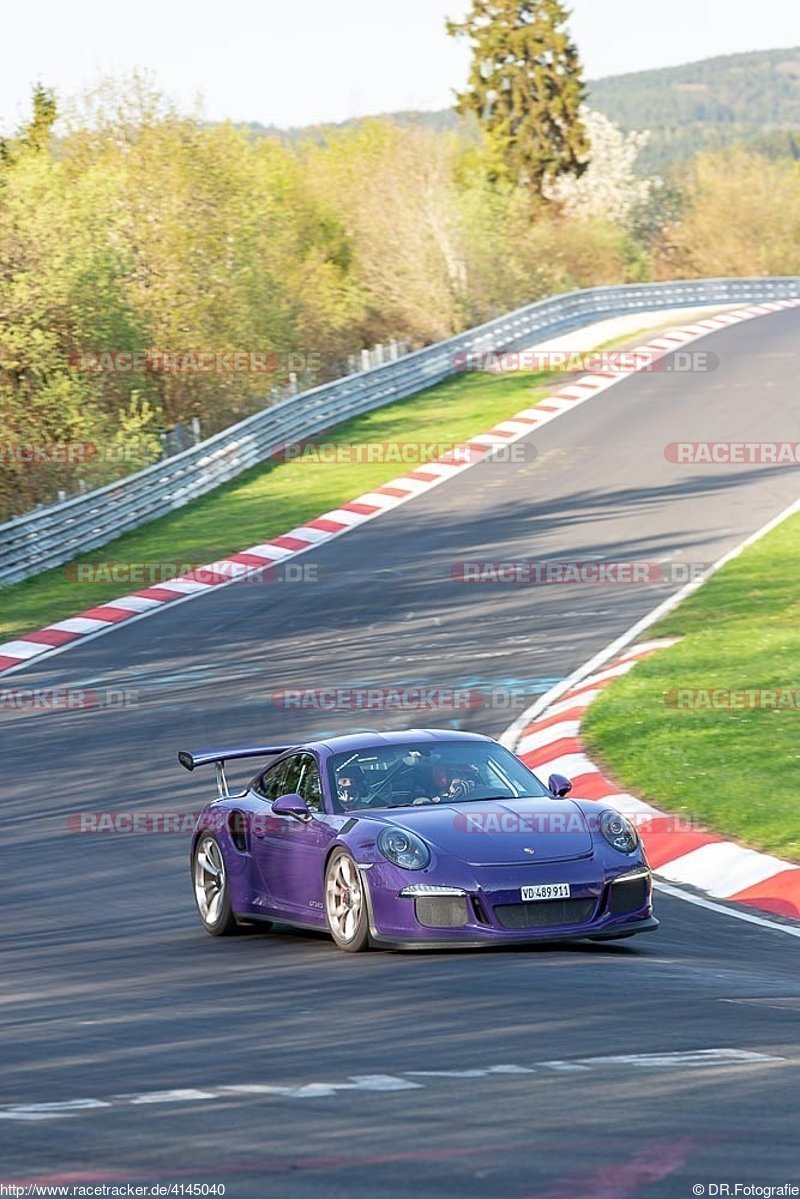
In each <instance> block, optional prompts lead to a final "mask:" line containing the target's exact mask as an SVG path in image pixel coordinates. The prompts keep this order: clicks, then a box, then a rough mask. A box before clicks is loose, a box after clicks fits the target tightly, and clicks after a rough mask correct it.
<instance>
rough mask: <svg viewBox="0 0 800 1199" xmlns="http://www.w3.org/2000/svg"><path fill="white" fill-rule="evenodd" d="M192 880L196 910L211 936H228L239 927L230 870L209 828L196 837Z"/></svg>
mask: <svg viewBox="0 0 800 1199" xmlns="http://www.w3.org/2000/svg"><path fill="white" fill-rule="evenodd" d="M192 883H193V884H194V898H195V903H196V904H197V911H198V913H199V915H200V919H201V920H202V922H203V928H204V929H205V930H206V932H207V933H208V934H209V936H211V937H229V936H232V935H233V934H234V933H237V932H238V931H239V925H238V924H237V923H236V919H235V917H234V915H233V912H232V911H231V893H230V886H229V885H228V871H227V868H226V866H225V858H224V857H223V854H222V849H221V848H220V844H219V841H217V839H216V837H215V836H214V835H213V834H212V833H209V832H205V833H201V834H200V836H199V837H198V838H197V844H196V845H195V847H194V853H193V855H192Z"/></svg>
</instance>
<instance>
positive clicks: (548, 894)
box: [522, 883, 569, 903]
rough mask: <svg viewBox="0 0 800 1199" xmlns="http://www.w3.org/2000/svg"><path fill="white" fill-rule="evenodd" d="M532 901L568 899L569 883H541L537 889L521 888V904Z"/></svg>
mask: <svg viewBox="0 0 800 1199" xmlns="http://www.w3.org/2000/svg"><path fill="white" fill-rule="evenodd" d="M532 899H569V883H541V884H540V885H539V886H538V887H523V888H522V901H523V903H528V902H530V900H532Z"/></svg>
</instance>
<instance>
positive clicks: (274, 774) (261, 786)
mask: <svg viewBox="0 0 800 1199" xmlns="http://www.w3.org/2000/svg"><path fill="white" fill-rule="evenodd" d="M293 760H294V759H292V758H287V759H286V761H284V762H278V763H277V765H275V766H268V767H267V769H266V770H265V771H264V772H263V773H262V774H261V777H260V778H258V779H256V781H255V783H254V784H253V790H254V791H255V793H256V795H260V796H261V798H262V799H266V800H268V801H269V802H270V803H272V801H273V800H275V799H280V797H281V796H282V795H286V794H287V788H286V787H285V786H284V779H285V776H286V770H287V767H288V766H289V764H290V762H292V761H293ZM289 790H291V788H289Z"/></svg>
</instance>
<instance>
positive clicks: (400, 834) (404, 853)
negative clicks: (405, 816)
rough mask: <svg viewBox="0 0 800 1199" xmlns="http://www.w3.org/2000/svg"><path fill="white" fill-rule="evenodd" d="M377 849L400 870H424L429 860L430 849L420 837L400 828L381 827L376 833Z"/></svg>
mask: <svg viewBox="0 0 800 1199" xmlns="http://www.w3.org/2000/svg"><path fill="white" fill-rule="evenodd" d="M378 849H379V850H380V851H381V853H382V854H383V856H384V857H385V858H386V859H387V860H388V861H390V862H391V863H392V864H393V865H394V866H400V868H401V869H402V870H424V869H425V867H426V866H427V865H428V863H429V862H430V860H431V851H430V850H429V849H428V847H427V845H426V844H425V842H424V841H423V840H422V838H421V837H418V836H417V835H416V833H410V832H408V831H407V830H406V829H402V828H385V829H382V830H381V832H380V833H379V834H378Z"/></svg>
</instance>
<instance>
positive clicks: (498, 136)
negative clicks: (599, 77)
mask: <svg viewBox="0 0 800 1199" xmlns="http://www.w3.org/2000/svg"><path fill="white" fill-rule="evenodd" d="M566 20H567V11H566V9H565V8H564V5H563V4H562V3H561V0H472V9H471V11H470V13H469V15H468V16H467V18H466V20H465V21H463V22H461V23H457V22H454V21H449V22H448V25H447V30H448V33H449V34H450V35H451V36H453V37H467V38H469V39H470V41H471V42H472V66H471V69H470V74H469V80H468V84H467V88H466V90H465V91H464V92H461V93H460V94H459V95H458V97H457V101H458V102H457V105H456V108H457V111H458V112H459V113H461V114H462V115H466V114H467V113H470V112H471V113H474V114H475V116H477V118H478V121H479V122H480V124H481V125H482V127H483V128H484V130H485V131H486V133H487V135H488V138H489V142H490V145H491V147H492V149H493V150H494V151H495V152H496V155H497V158H498V161H499V163H500V164H502V166H501V168H500V169H499V170H497V172H496V173H497V174H498V175H499V174H500V173H501V172H502V171H505V172H506V173H507V175H508V177H509V178H510V180H511V182H513V183H515V184H519V185H522V186H524V187H527V188H529V189H531V190H532V191H534V192H536V193H541V192H542V191H543V188H544V187H545V186H546V185H547V183H548V182H551V181H552V180H554V179H556V178H557V177H558V176H560V175H564V174H570V175H580V174H582V173H583V171H584V169H585V167H586V161H587V155H588V152H589V143H588V139H587V136H586V132H585V130H584V127H583V123H582V121H581V118H580V106H581V104H582V102H583V100H584V86H583V79H582V68H581V63H580V59H579V57H578V51H577V49H576V47H575V44H574V43H573V42H572V40H571V39H570V36H569V34H568V33H567V31H566V30H565V28H564V25H565V22H566Z"/></svg>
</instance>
